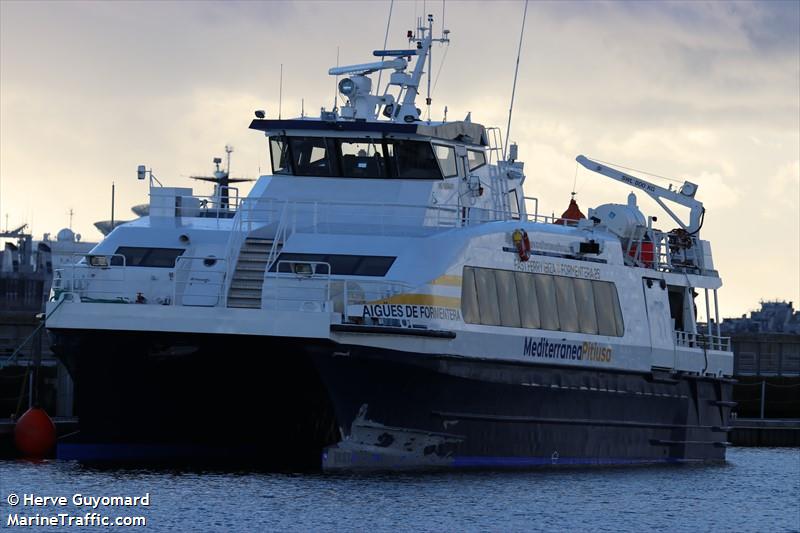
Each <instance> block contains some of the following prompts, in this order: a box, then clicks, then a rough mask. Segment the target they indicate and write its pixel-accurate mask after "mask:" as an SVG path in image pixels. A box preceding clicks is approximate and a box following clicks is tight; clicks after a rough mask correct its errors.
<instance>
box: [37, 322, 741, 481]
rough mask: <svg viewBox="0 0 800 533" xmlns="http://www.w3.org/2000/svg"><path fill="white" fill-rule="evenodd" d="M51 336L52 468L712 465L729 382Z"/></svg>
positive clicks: (332, 348)
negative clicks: (55, 385)
mask: <svg viewBox="0 0 800 533" xmlns="http://www.w3.org/2000/svg"><path fill="white" fill-rule="evenodd" d="M53 333H54V337H55V341H56V342H55V350H56V351H57V353H58V354H59V356H60V357H61V358H62V360H64V361H65V363H66V364H67V366H68V368H70V371H71V372H72V374H73V377H74V378H75V380H76V398H77V406H76V408H77V412H78V415H79V417H80V425H81V431H80V433H79V434H77V435H74V436H73V437H71V438H70V439H69V440H68V441H66V442H65V443H64V445H63V446H60V453H61V455H62V457H67V456H71V457H72V458H79V459H82V460H87V461H91V460H93V459H94V460H98V461H113V460H115V458H116V459H118V460H121V461H129V460H136V461H141V462H153V461H156V460H157V459H158V458H159V456H160V455H162V452H163V457H161V459H163V460H164V461H167V462H173V461H175V460H179V459H183V460H186V461H187V462H191V463H195V464H197V463H200V464H206V463H208V462H226V461H230V462H235V463H239V464H243V465H253V466H256V465H257V466H265V467H268V468H281V469H286V468H311V469H314V468H320V467H321V468H323V469H326V470H359V469H366V470H382V469H428V468H433V469H437V468H475V467H477V468H498V467H502V468H527V467H533V466H542V465H546V466H551V465H576V464H592V465H607V464H639V463H655V462H685V461H722V460H724V459H725V447H726V446H727V438H726V435H727V431H729V428H728V427H726V426H727V420H728V417H729V414H730V408H731V405H732V402H731V401H730V399H731V383H730V382H729V381H727V380H713V379H699V378H696V377H685V376H682V377H676V376H666V375H664V376H659V375H653V374H642V373H624V372H611V371H605V372H601V371H596V370H576V369H570V368H565V367H558V366H541V365H530V364H522V363H518V364H516V363H515V364H512V363H497V362H492V361H489V360H467V359H461V358H454V357H447V356H430V355H420V354H412V353H405V352H392V351H387V350H376V349H373V348H364V347H358V346H344V345H337V344H334V343H331V342H328V341H313V342H312V341H308V340H304V339H278V338H264V337H247V336H229V335H227V336H222V335H177V334H163V333H151V334H142V333H124V332H115V333H103V332H70V331H56V332H53ZM176 450H185V451H182V452H181V451H178V452H176Z"/></svg>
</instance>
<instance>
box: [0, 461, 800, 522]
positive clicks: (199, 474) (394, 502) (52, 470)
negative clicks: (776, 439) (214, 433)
mask: <svg viewBox="0 0 800 533" xmlns="http://www.w3.org/2000/svg"><path fill="white" fill-rule="evenodd" d="M0 494H2V502H0V510H2V526H3V527H2V529H8V530H9V531H14V530H16V529H19V530H34V531H35V530H49V531H62V530H63V531H69V530H72V529H79V530H84V531H86V530H95V529H97V530H105V531H108V530H109V528H108V527H102V528H101V527H74V528H73V527H43V526H39V527H22V526H19V527H15V526H13V524H12V526H11V527H8V525H9V524H8V522H9V520H11V519H10V518H9V517H10V516H13V515H17V517H21V516H23V515H24V516H28V517H31V516H33V515H36V514H39V515H41V516H53V515H57V514H58V513H64V514H68V515H74V516H78V517H84V518H85V517H86V516H87V515H89V514H90V513H96V514H97V515H98V516H109V517H117V516H127V517H133V516H139V517H144V518H145V519H146V526H145V527H141V528H135V527H134V528H124V527H112V528H111V529H112V530H113V529H119V530H131V529H133V530H140V529H141V530H142V531H265V530H267V531H269V530H276V531H311V530H315V531H320V530H322V531H341V530H346V531H390V530H392V531H394V530H414V531H475V530H481V531H486V530H491V531H653V530H657V531H741V532H745V531H754V532H755V531H759V532H760V531H770V532H773V531H776V532H779V531H786V532H788V531H800V449H797V448H761V449H752V448H732V449H730V450H729V452H728V462H727V463H725V464H716V465H668V466H648V467H633V468H630V467H629V468H575V469H566V470H548V469H543V470H536V471H528V472H487V471H480V472H466V473H429V474H391V475H389V474H384V475H346V476H345V475H322V474H288V473H264V472H247V471H225V470H213V471H196V470H165V469H160V470H147V469H130V468H103V469H97V468H92V467H87V466H82V465H80V464H77V463H72V462H59V461H52V462H44V463H29V462H23V461H0ZM12 494H14V495H17V496H18V497H19V498H23V497H24V496H25V495H29V500H28V504H27V505H26V504H25V502H24V501H23V500H20V501H19V502H18V503H17V504H16V505H13V506H12V505H10V504H9V502H13V501H16V500H14V498H12V497H11V495H12ZM31 494H34V495H35V496H39V497H45V496H48V497H62V496H63V497H66V500H67V503H66V504H65V505H62V506H58V505H53V504H47V505H32V504H31V503H30V502H31V500H30V495H31ZM76 495H78V497H77V500H76ZM145 495H148V499H147V501H146V503H147V505H143V504H142V503H141V500H140V503H139V504H137V505H127V506H125V505H113V504H109V503H108V500H105V501H102V498H103V497H112V496H123V497H136V496H145ZM98 498H99V499H100V500H98ZM40 503H41V500H40ZM17 519H18V518H17Z"/></svg>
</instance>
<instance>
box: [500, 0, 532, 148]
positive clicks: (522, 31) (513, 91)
mask: <svg viewBox="0 0 800 533" xmlns="http://www.w3.org/2000/svg"><path fill="white" fill-rule="evenodd" d="M527 15H528V0H525V10H524V11H523V12H522V29H520V31H519V47H517V65H516V67H514V84H513V85H512V87H511V105H510V106H509V107H508V126H506V143H505V146H504V147H503V160H505V159H506V156H507V154H508V139H509V135H511V112H512V111H513V110H514V95H515V94H516V92H517V74H518V73H519V56H520V54H522V36H523V35H525V17H526V16H527Z"/></svg>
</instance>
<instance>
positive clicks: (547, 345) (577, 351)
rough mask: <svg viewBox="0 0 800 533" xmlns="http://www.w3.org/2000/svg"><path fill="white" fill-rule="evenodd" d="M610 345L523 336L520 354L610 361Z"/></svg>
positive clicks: (540, 357) (548, 357)
mask: <svg viewBox="0 0 800 533" xmlns="http://www.w3.org/2000/svg"><path fill="white" fill-rule="evenodd" d="M611 353H612V348H611V346H603V345H602V344H598V343H596V342H588V341H587V342H583V343H572V342H551V341H550V340H549V339H545V338H544V337H542V338H539V339H536V338H534V337H525V344H524V346H523V351H522V354H523V355H524V356H525V357H535V358H537V359H564V360H571V361H596V362H599V363H610V362H611Z"/></svg>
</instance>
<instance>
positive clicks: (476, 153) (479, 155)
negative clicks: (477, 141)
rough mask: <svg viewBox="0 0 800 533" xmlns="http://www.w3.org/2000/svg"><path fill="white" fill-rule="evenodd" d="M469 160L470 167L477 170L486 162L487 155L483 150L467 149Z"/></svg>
mask: <svg viewBox="0 0 800 533" xmlns="http://www.w3.org/2000/svg"><path fill="white" fill-rule="evenodd" d="M467 161H468V162H469V169H470V170H471V171H472V170H476V169H479V168H481V167H482V166H483V165H485V164H486V155H485V154H484V153H483V150H467Z"/></svg>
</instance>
